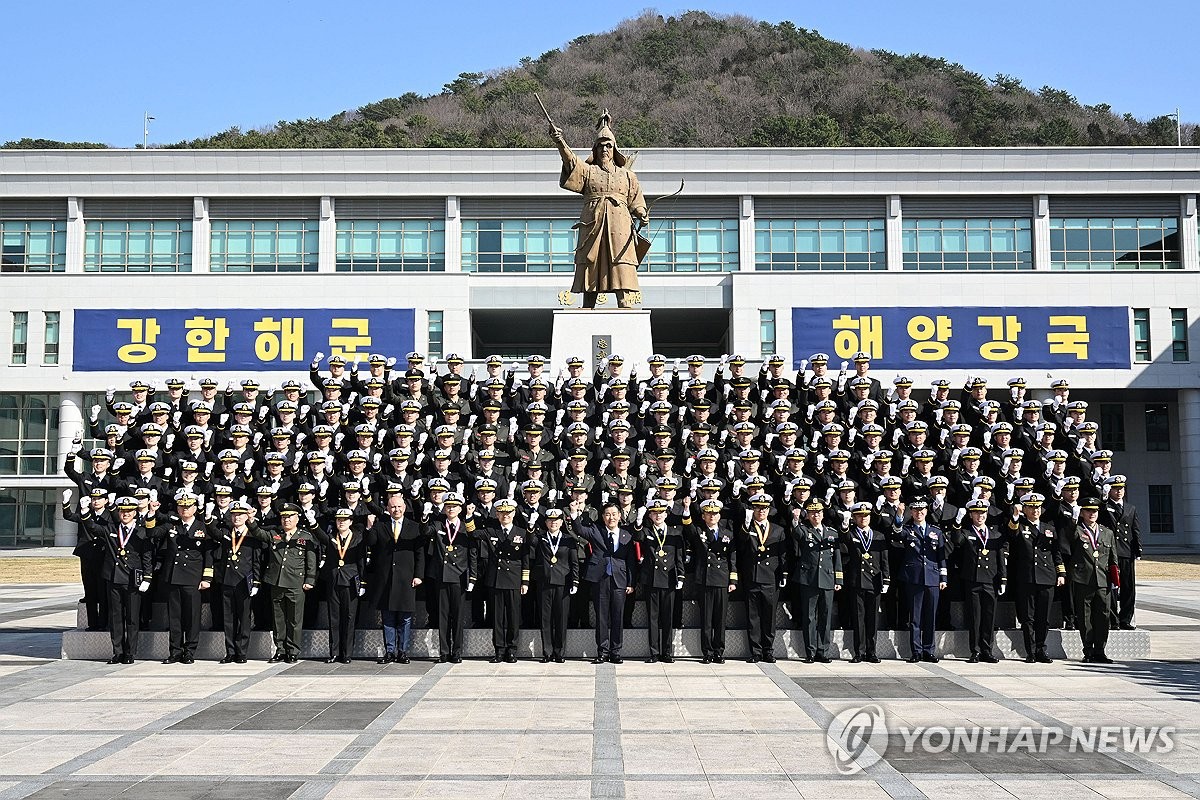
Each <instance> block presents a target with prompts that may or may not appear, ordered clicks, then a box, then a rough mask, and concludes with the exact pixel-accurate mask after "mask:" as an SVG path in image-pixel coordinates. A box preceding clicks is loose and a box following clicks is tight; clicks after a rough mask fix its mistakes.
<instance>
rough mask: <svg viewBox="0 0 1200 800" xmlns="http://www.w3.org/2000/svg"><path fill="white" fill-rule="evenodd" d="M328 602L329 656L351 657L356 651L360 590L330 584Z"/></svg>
mask: <svg viewBox="0 0 1200 800" xmlns="http://www.w3.org/2000/svg"><path fill="white" fill-rule="evenodd" d="M326 602H327V610H328V613H329V656H330V658H349V657H350V654H351V653H353V652H354V625H355V623H356V622H357V621H358V591H357V590H355V588H354V587H353V586H330V587H329V592H328V594H327V595H326Z"/></svg>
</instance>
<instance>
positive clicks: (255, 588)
mask: <svg viewBox="0 0 1200 800" xmlns="http://www.w3.org/2000/svg"><path fill="white" fill-rule="evenodd" d="M256 594H258V587H257V586H255V587H253V588H252V589H251V590H250V596H251V597H254V596H255V595H256Z"/></svg>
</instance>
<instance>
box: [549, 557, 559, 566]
mask: <svg viewBox="0 0 1200 800" xmlns="http://www.w3.org/2000/svg"><path fill="white" fill-rule="evenodd" d="M550 563H551V564H557V563H558V556H550Z"/></svg>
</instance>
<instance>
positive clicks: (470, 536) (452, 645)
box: [425, 515, 482, 663]
mask: <svg viewBox="0 0 1200 800" xmlns="http://www.w3.org/2000/svg"><path fill="white" fill-rule="evenodd" d="M477 525H482V520H481V519H480V518H479V517H478V515H477V516H476V517H475V518H474V519H465V520H464V519H463V518H462V517H459V518H458V519H457V520H455V521H454V522H453V523H451V522H450V521H449V520H447V519H446V518H444V517H443V518H442V519H441V520H440V521H437V520H435V521H434V522H431V523H429V524H427V525H426V526H425V535H426V537H427V541H428V546H427V548H428V549H427V550H426V552H425V577H426V578H427V579H428V580H430V581H432V583H433V586H432V589H431V592H430V595H431V596H433V597H434V598H435V600H436V605H437V621H438V654H439V656H440V660H441V661H453V662H455V663H457V662H459V661H461V660H462V651H463V615H464V614H465V613H466V608H465V607H464V604H463V594H464V592H466V590H467V587H468V586H469V585H471V584H473V583H474V582H475V574H476V572H475V571H476V569H477V555H476V552H475V550H476V547H477V546H478V545H477V542H476V541H474V539H475V532H476V531H477V530H478V529H477V528H476V526H477Z"/></svg>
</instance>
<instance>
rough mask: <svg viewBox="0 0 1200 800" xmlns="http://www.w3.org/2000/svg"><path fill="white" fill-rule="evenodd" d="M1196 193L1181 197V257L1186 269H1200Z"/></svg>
mask: <svg viewBox="0 0 1200 800" xmlns="http://www.w3.org/2000/svg"><path fill="white" fill-rule="evenodd" d="M1196 236H1197V223H1196V195H1194V194H1185V195H1182V196H1181V197H1180V198H1179V258H1180V259H1181V261H1182V263H1183V268H1184V269H1200V252H1198V251H1200V247H1197V243H1196Z"/></svg>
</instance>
